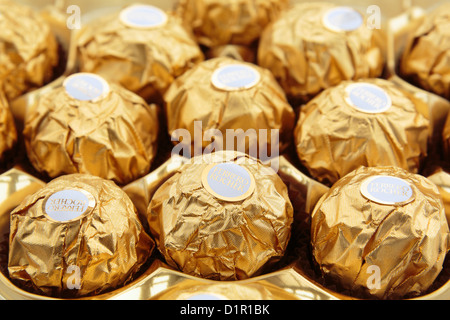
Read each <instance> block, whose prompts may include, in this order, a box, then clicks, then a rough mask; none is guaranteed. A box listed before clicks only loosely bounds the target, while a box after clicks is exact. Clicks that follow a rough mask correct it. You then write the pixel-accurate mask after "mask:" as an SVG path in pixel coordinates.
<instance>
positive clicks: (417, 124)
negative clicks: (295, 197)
mask: <svg viewBox="0 0 450 320" xmlns="http://www.w3.org/2000/svg"><path fill="white" fill-rule="evenodd" d="M294 136H295V143H296V150H297V154H298V157H299V159H300V160H301V162H302V163H303V165H304V166H305V167H306V168H307V169H308V171H309V173H310V174H311V176H313V177H314V178H315V179H317V180H318V181H320V182H322V183H324V184H327V185H331V184H333V183H334V182H336V181H337V180H339V179H340V178H342V177H343V176H345V175H346V174H347V173H349V172H351V171H353V170H355V169H357V168H358V167H359V166H366V167H375V166H383V165H384V166H397V167H400V168H403V169H405V170H408V171H410V172H413V173H418V172H419V170H420V169H421V165H422V164H423V160H424V158H425V157H426V155H427V149H428V143H429V140H430V136H431V129H430V122H429V120H428V109H427V106H426V104H425V103H424V102H422V101H421V100H419V99H417V98H415V97H413V96H412V95H411V94H409V93H407V92H406V91H404V90H402V89H401V88H400V87H398V86H397V85H396V84H394V83H392V82H390V81H387V80H382V79H366V80H360V81H344V82H342V83H341V84H339V85H338V86H336V87H333V88H329V89H326V90H325V91H323V92H322V93H320V94H319V95H318V96H317V97H315V98H314V99H312V100H311V101H310V102H308V103H307V104H306V105H304V106H302V108H301V111H300V116H299V120H298V123H297V126H296V128H295V131H294Z"/></svg>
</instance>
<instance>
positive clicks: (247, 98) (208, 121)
mask: <svg viewBox="0 0 450 320" xmlns="http://www.w3.org/2000/svg"><path fill="white" fill-rule="evenodd" d="M164 100H165V108H166V114H167V121H168V122H167V123H168V125H167V127H168V132H169V134H170V135H171V136H172V141H175V142H174V143H175V144H178V142H180V143H181V144H182V145H183V146H188V147H189V149H190V150H191V152H192V151H193V153H195V152H199V151H200V152H201V151H202V149H209V148H211V149H215V151H218V150H224V149H227V150H231V149H234V150H239V151H242V152H247V153H249V152H254V151H253V150H256V149H258V150H262V149H263V148H267V149H266V151H267V150H274V149H277V151H278V148H279V151H281V152H282V151H283V150H284V149H286V147H287V146H288V145H289V144H290V142H291V140H292V130H293V127H294V124H295V114H294V111H293V109H292V107H291V106H290V105H289V103H288V102H287V100H286V97H285V95H284V92H283V90H282V89H281V88H280V86H279V85H278V83H277V82H276V80H275V79H274V78H273V76H272V74H271V73H270V71H268V70H266V69H263V68H260V67H258V66H256V65H254V64H251V63H246V62H241V61H236V60H234V59H231V58H227V57H220V58H215V59H211V60H207V61H204V62H202V63H200V64H198V65H196V66H195V67H193V68H192V69H191V70H189V71H187V72H186V73H185V74H184V75H182V76H180V77H179V78H177V79H176V80H175V82H174V83H173V84H172V85H171V87H170V88H169V90H168V91H167V93H166V94H165V96H164ZM180 129H181V130H180ZM227 130H229V131H228V132H232V133H234V134H235V135H236V136H238V138H237V144H236V143H235V140H234V138H235V136H231V137H229V136H228V134H227ZM181 131H183V132H181ZM184 131H187V133H188V137H185V136H184V135H183V133H184ZM180 132H181V133H180ZM273 133H277V137H276V139H277V140H278V141H277V140H275V137H274V136H273V135H272V134H273ZM218 134H219V136H217V135H218ZM239 136H240V138H239ZM188 138H189V139H188ZM227 138H230V139H227ZM184 139H186V141H185V140H184ZM197 146H198V147H199V148H200V150H197ZM196 154H198V153H196ZM259 154H262V153H261V152H259ZM251 155H252V156H254V157H256V154H255V153H251ZM272 155H273V154H272Z"/></svg>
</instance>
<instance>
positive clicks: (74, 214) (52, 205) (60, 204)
mask: <svg viewBox="0 0 450 320" xmlns="http://www.w3.org/2000/svg"><path fill="white" fill-rule="evenodd" d="M94 207H95V199H94V197H93V196H92V195H91V194H90V193H89V192H87V191H85V190H81V189H67V190H62V191H57V192H55V193H53V194H52V195H51V196H49V197H48V198H47V200H45V201H44V212H45V213H46V214H47V215H48V216H49V217H50V218H51V219H53V220H55V221H59V222H67V221H72V220H76V219H78V218H80V217H81V216H83V215H84V214H86V213H88V212H90V211H91V210H92V209H93V208H94Z"/></svg>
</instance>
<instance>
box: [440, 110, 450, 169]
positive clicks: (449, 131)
mask: <svg viewBox="0 0 450 320" xmlns="http://www.w3.org/2000/svg"><path fill="white" fill-rule="evenodd" d="M441 139H442V147H443V150H442V156H443V160H444V161H447V162H448V161H450V114H449V115H447V118H445V122H444V128H443V130H442V137H441Z"/></svg>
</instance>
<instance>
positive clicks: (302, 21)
mask: <svg viewBox="0 0 450 320" xmlns="http://www.w3.org/2000/svg"><path fill="white" fill-rule="evenodd" d="M335 7H337V5H336V4H333V3H326V2H309V3H302V4H296V5H294V6H292V7H291V8H290V9H288V10H287V11H286V12H284V13H283V14H282V15H281V17H280V18H279V19H277V20H276V21H275V22H274V23H272V24H271V25H269V26H268V27H267V28H266V29H265V30H264V31H263V32H262V35H261V40H260V45H259V50H258V64H259V65H260V66H262V67H264V68H267V69H269V70H271V71H272V73H273V74H274V76H275V78H276V79H277V81H278V82H279V83H280V85H281V86H282V88H283V89H284V91H285V92H286V94H287V96H288V98H289V99H292V100H293V101H300V102H307V101H308V100H310V99H311V98H313V97H314V96H316V95H317V94H318V93H320V92H321V91H323V90H324V89H326V88H330V87H333V86H335V85H337V84H339V83H340V82H342V81H344V80H358V79H362V78H376V77H379V76H381V74H382V72H383V69H384V64H385V51H386V48H385V47H386V46H385V44H384V38H385V35H384V34H383V32H382V31H380V30H378V29H373V30H372V29H370V28H367V27H365V26H364V25H363V26H361V27H360V28H358V29H356V30H354V31H350V32H335V31H331V30H329V29H327V28H326V27H325V26H324V24H323V23H322V16H323V15H324V14H325V13H326V12H327V11H328V10H330V9H332V8H335Z"/></svg>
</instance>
